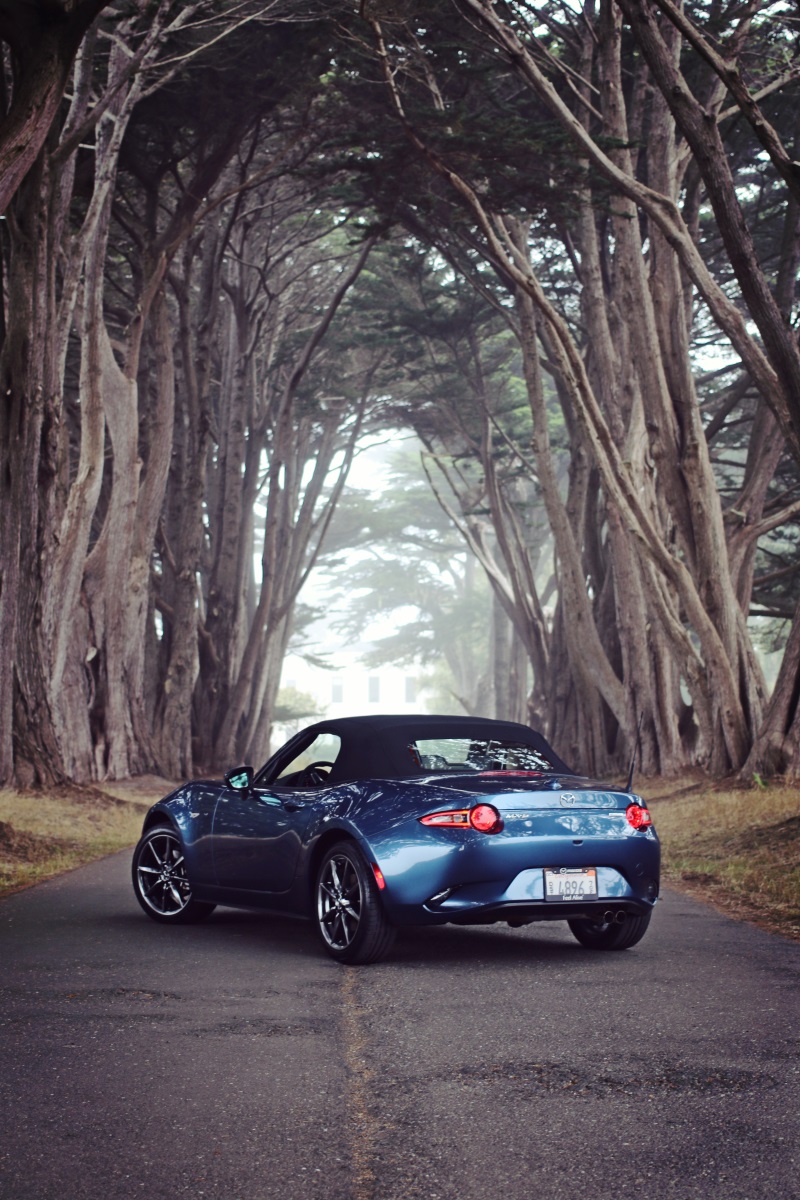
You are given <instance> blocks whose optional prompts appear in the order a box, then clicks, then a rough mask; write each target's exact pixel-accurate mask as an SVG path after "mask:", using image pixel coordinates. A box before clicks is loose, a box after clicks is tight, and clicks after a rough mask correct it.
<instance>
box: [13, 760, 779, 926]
mask: <svg viewBox="0 0 800 1200" xmlns="http://www.w3.org/2000/svg"><path fill="white" fill-rule="evenodd" d="M172 786H173V785H172V784H170V783H169V782H168V781H167V780H164V779H159V778H157V777H155V776H152V775H150V776H143V777H142V778H140V779H132V780H124V781H120V782H117V783H110V784H103V785H99V786H96V787H65V788H59V789H55V790H53V791H50V792H48V793H42V792H14V791H2V790H0V895H3V894H8V893H9V892H13V891H18V890H19V889H20V888H23V887H28V886H30V885H31V884H33V883H40V882H41V881H42V880H44V879H49V878H50V877H51V876H53V875H58V874H60V873H61V872H62V871H68V870H71V869H72V868H74V867H79V866H82V865H83V864H84V863H87V862H91V861H93V860H94V859H97V858H102V857H103V855H105V854H113V853H114V852H115V851H117V850H123V849H125V848H126V847H129V846H133V844H134V843H135V842H136V841H137V840H138V837H139V833H140V832H141V827H142V818H143V816H144V814H145V812H146V811H147V809H148V808H149V806H150V805H151V804H152V803H153V802H154V801H155V800H157V799H159V797H160V796H163V795H165V794H166V793H167V792H168V791H169V790H170V788H171V787H172ZM641 792H642V794H643V795H644V796H646V797H647V800H648V803H649V805H650V809H651V812H652V814H653V819H654V821H655V824H656V828H657V830H658V833H659V837H660V838H661V842H662V847H663V879H664V882H665V883H667V884H671V885H672V886H673V887H677V888H679V889H681V890H682V891H686V892H689V893H691V894H692V895H694V896H696V897H697V898H698V899H701V900H705V901H707V902H708V903H710V904H712V905H714V906H715V907H716V908H718V909H720V910H721V911H723V912H725V913H727V914H728V915H730V916H733V917H738V918H739V919H742V920H747V921H752V922H753V923H754V924H756V925H760V926H761V927H762V928H765V929H769V930H771V931H773V932H775V933H780V934H783V935H784V937H789V938H793V939H794V940H796V941H800V789H798V788H796V787H789V786H788V785H783V784H771V785H770V786H768V787H756V786H755V785H754V786H752V787H749V788H734V787H731V786H730V784H714V783H710V782H709V781H708V780H707V779H700V778H698V779H696V780H694V781H688V782H687V780H686V779H685V778H684V779H682V780H680V781H675V780H673V781H670V780H665V779H657V780H642V781H641Z"/></svg>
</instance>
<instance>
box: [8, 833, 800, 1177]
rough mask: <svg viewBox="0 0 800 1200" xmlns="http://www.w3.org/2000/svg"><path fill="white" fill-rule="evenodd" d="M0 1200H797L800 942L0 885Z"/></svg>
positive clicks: (108, 866) (680, 905)
mask: <svg viewBox="0 0 800 1200" xmlns="http://www.w3.org/2000/svg"><path fill="white" fill-rule="evenodd" d="M0 996H1V997H2V1001H1V1006H0V1197H2V1198H3V1200H130V1198H131V1197H139V1196H141V1197H146V1198H147V1200H159V1198H161V1197H164V1198H165V1200H166V1198H167V1197H169V1198H170V1200H172V1198H174V1197H180V1196H183V1195H192V1196H193V1197H197V1198H201V1197H205V1198H213V1200H267V1198H268V1200H273V1198H278V1197H281V1200H305V1198H306V1197H309V1198H311V1197H325V1198H326V1200H473V1198H474V1200H501V1198H502V1200H533V1198H534V1197H536V1198H538V1197H543V1198H546V1200H572V1198H577V1197H580V1198H581V1200H612V1198H613V1200H633V1198H634V1197H640V1196H641V1197H645V1196H647V1197H653V1196H658V1197H667V1198H668V1200H688V1198H690V1197H703V1198H704V1200H723V1198H724V1200H798V1198H800V945H798V944H795V943H790V942H786V941H784V940H782V939H781V938H778V937H772V936H770V935H768V934H765V933H762V932H760V931H759V930H757V929H753V928H750V927H748V926H745V925H738V924H736V923H734V922H733V921H730V920H728V919H726V918H724V917H721V916H718V915H717V914H715V913H714V912H712V911H711V910H710V909H707V908H705V907H703V906H701V905H700V904H697V903H694V902H692V901H690V900H688V899H685V898H683V897H680V896H676V895H674V894H668V895H667V896H666V898H665V899H664V900H663V901H662V903H661V904H660V905H659V908H658V910H657V912H656V915H655V917H654V919H653V923H652V925H651V927H650V931H649V933H648V935H647V937H646V938H645V939H644V941H643V942H641V943H640V945H639V946H637V947H635V948H634V949H633V950H630V951H627V952H625V953H621V954H607V953H606V954H603V953H600V954H598V953H592V952H590V951H587V950H583V949H581V948H580V947H579V946H578V944H577V942H575V941H574V940H573V939H572V938H571V936H570V935H569V933H568V932H567V930H566V927H565V926H563V927H562V926H560V925H553V926H550V927H546V926H543V925H539V926H531V927H529V928H527V929H523V930H513V931H512V930H508V929H506V928H504V927H502V926H496V927H495V928H493V929H464V930H458V929H450V928H443V929H435V930H432V931H427V932H424V933H419V934H416V935H413V936H412V935H403V936H402V937H401V938H400V939H399V941H398V944H397V946H396V948H395V951H394V954H393V956H392V958H391V960H390V961H389V962H387V963H384V964H381V965H379V966H372V967H365V968H364V967H362V968H342V967H339V966H337V965H336V964H335V963H333V962H331V961H330V960H328V959H327V958H326V957H325V955H324V954H323V952H322V951H321V950H320V948H319V947H318V945H317V942H316V938H315V936H314V933H313V931H312V929H311V927H310V926H307V925H304V924H302V923H297V922H290V921H288V920H283V919H278V918H273V917H268V916H263V915H254V914H251V913H237V912H233V911H231V910H218V911H217V913H215V914H214V916H213V917H212V918H211V920H210V921H209V922H208V923H207V924H206V925H201V926H195V927H189V928H186V929H165V928H163V927H160V926H157V925H155V924H154V923H152V922H150V921H148V920H147V918H146V917H145V916H144V915H143V914H142V913H141V911H140V909H139V908H138V906H137V905H136V903H135V901H134V899H133V895H132V892H131V890H130V884H129V875H128V856H127V855H121V856H116V857H114V858H111V859H107V860H105V861H104V862H101V863H97V864H95V865H93V866H91V867H87V868H85V869H83V870H80V871H75V872H73V873H72V874H69V875H66V876H63V877H61V878H60V879H57V880H53V881H52V882H50V883H47V884H44V885H42V886H40V887H37V888H33V889H31V890H29V891H26V892H22V893H19V894H18V895H16V896H12V897H9V898H8V899H6V900H4V901H2V902H0Z"/></svg>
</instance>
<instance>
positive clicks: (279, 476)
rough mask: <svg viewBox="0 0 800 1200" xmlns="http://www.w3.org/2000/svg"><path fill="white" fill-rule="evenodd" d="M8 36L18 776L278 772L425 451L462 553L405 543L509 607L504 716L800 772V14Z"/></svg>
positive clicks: (541, 15)
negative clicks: (362, 454) (306, 590)
mask: <svg viewBox="0 0 800 1200" xmlns="http://www.w3.org/2000/svg"><path fill="white" fill-rule="evenodd" d="M0 38H1V39H2V44H3V53H4V59H3V66H4V91H3V95H2V103H3V105H4V109H5V120H4V122H3V125H2V128H0V164H3V178H2V187H3V188H4V189H5V190H4V191H2V192H0V196H1V197H2V199H3V202H4V204H5V215H4V219H3V220H2V222H0V251H1V253H2V289H3V305H2V327H0V338H2V349H0V376H1V380H0V382H1V383H2V390H1V391H0V455H2V461H1V462H0V506H1V511H2V521H1V522H0V645H2V648H3V653H2V655H0V781H9V780H14V779H16V780H17V781H20V782H24V783H30V782H37V781H38V782H48V781H51V780H53V779H59V778H65V777H66V778H73V779H77V780H91V779H95V778H101V777H105V776H109V777H124V776H126V775H128V774H131V773H136V772H141V771H146V770H155V771H158V772H160V773H162V774H164V775H167V776H172V777H178V776H181V775H185V774H189V773H191V772H192V771H195V770H197V769H198V768H201V767H202V768H206V769H213V770H218V769H221V768H224V767H225V766H229V765H231V763H233V762H234V761H240V760H251V761H257V760H258V759H259V758H261V757H262V756H263V755H264V753H265V752H266V747H267V745H268V739H269V729H270V725H271V720H272V713H273V711H274V705H275V698H276V691H277V684H278V679H279V675H280V665H281V661H282V659H283V656H284V653H285V651H286V647H287V644H288V640H289V637H290V636H291V633H292V628H293V621H294V615H295V612H296V601H297V598H298V595H299V594H300V592H301V589H302V586H303V583H304V581H305V580H306V578H307V576H308V573H309V571H310V570H311V568H312V567H313V565H314V563H315V561H317V560H318V557H319V555H320V554H325V553H331V552H332V551H333V550H335V549H337V548H341V547H342V546H345V545H348V544H350V545H361V546H363V545H364V544H367V543H369V542H370V540H373V541H377V540H379V539H380V538H381V537H382V536H384V534H383V533H382V532H381V530H380V529H379V528H377V527H376V523H375V518H374V514H370V513H365V512H364V511H363V506H362V508H361V509H360V510H359V506H358V505H356V506H352V505H351V507H350V509H349V510H345V509H340V513H339V516H338V517H337V515H336V508H337V504H338V503H339V502H340V500H341V497H342V492H343V488H344V487H345V483H346V477H347V471H348V467H349V464H350V461H351V458H352V455H353V452H354V449H355V447H356V445H357V443H358V441H359V438H360V437H361V436H362V435H363V434H364V433H366V432H373V433H374V432H376V431H381V430H384V431H386V430H401V429H411V430H414V431H415V432H416V434H417V436H418V437H419V438H420V439H421V441H422V443H423V445H424V448H425V454H424V461H425V469H426V472H427V479H428V483H427V487H428V489H429V491H428V492H427V493H426V495H427V496H428V497H429V500H430V502H433V501H434V500H435V501H436V502H437V503H438V508H437V510H436V511H437V512H439V513H440V514H441V518H437V520H440V521H441V524H439V525H438V526H436V529H438V532H434V533H433V534H432V528H431V523H430V522H423V521H422V519H421V514H422V513H423V512H424V507H425V506H424V505H423V504H421V505H420V508H419V511H418V512H416V513H414V514H409V515H408V518H407V519H406V520H405V524H402V525H401V528H400V531H399V535H398V536H399V540H400V542H401V543H402V544H404V545H406V546H407V548H408V549H407V552H408V554H409V556H411V555H413V553H414V551H413V547H414V545H415V544H416V545H417V546H418V547H419V543H420V539H422V540H423V541H424V540H425V539H426V538H430V537H431V536H433V541H434V542H436V543H437V544H439V545H441V544H442V543H443V544H444V545H457V546H458V547H459V556H460V555H462V554H463V549H464V548H468V549H469V551H470V552H471V556H472V558H471V560H470V561H472V562H473V563H474V562H475V561H477V563H478V564H479V565H480V569H481V570H482V571H483V572H484V573H485V577H486V579H487V580H488V583H489V585H490V587H491V589H492V593H493V596H494V605H493V612H494V616H493V618H492V633H491V636H490V637H487V638H486V650H485V656H486V657H485V661H484V662H483V663H482V664H481V672H480V673H482V674H483V675H486V676H487V677H488V674H491V675H492V677H493V686H492V687H491V688H490V689H489V690H488V691H484V692H483V693H481V692H480V689H477V690H475V689H473V690H472V692H471V693H470V694H469V695H467V692H468V691H469V689H463V690H464V697H463V698H464V703H465V704H466V705H467V706H471V707H478V708H480V709H482V711H485V710H486V707H487V705H488V706H491V707H494V708H495V713H494V714H490V715H498V716H512V717H515V718H517V719H529V720H531V721H532V722H534V723H535V724H536V725H537V726H539V727H540V728H541V729H542V730H543V732H545V733H546V734H547V735H548V736H549V737H550V738H551V739H552V740H553V741H554V743H555V745H556V746H557V748H558V750H559V752H560V753H561V754H562V755H563V756H564V757H565V758H566V759H567V760H568V761H572V762H574V763H575V764H576V765H578V766H580V767H581V768H582V769H584V770H587V771H598V772H600V771H609V770H614V769H618V768H620V767H621V765H622V764H623V763H624V762H626V760H627V759H628V758H629V756H630V753H631V749H632V746H633V742H634V739H635V730H636V723H637V720H638V718H639V716H640V715H641V716H642V729H641V750H642V762H643V767H644V769H645V770H646V771H649V772H656V771H662V772H672V771H677V770H680V769H681V768H684V767H686V766H690V765H698V766H701V767H704V768H706V769H708V770H709V771H711V772H713V773H723V772H726V771H730V770H735V771H742V772H744V773H745V774H746V775H749V774H752V773H753V772H760V773H770V772H776V771H777V772H789V773H796V770H797V763H798V730H799V729H800V726H799V725H798V714H797V701H798V683H799V682H800V677H799V675H798V672H799V671H800V628H799V627H798V622H797V621H795V620H794V617H795V611H796V605H797V602H798V598H800V596H799V594H798V587H797V568H798V559H797V536H798V527H797V517H798V514H799V513H800V490H798V478H797V468H798V458H800V350H799V349H798V336H797V330H798V324H797V317H798V295H797V276H798V261H799V254H800V169H799V168H798V166H797V159H798V156H799V154H800V118H798V113H800V104H798V90H800V89H799V85H798V79H797V75H798V63H797V52H798V41H797V39H798V23H797V19H796V12H795V10H793V9H792V8H791V7H790V6H789V5H788V4H784V3H744V4H742V3H731V4H719V3H717V2H716V0H713V2H712V3H698V4H694V5H689V6H687V7H685V8H684V9H679V8H677V7H675V6H674V5H673V4H672V2H671V0H615V2H611V0H598V2H597V3H593V2H591V0H590V2H588V3H587V4H586V5H585V6H584V7H583V8H582V9H580V10H579V9H578V8H577V7H576V6H574V5H571V4H560V3H536V4H534V3H524V2H522V3H513V2H510V3H505V4H504V3H496V4H490V3H488V2H486V0H455V2H453V0H442V2H441V3H439V2H438V0H437V2H433V3H431V2H425V3H422V2H419V3H413V2H411V0H408V2H404V0H397V2H390V0H385V2H383V0H364V2H363V3H361V4H358V3H343V2H340V0H321V2H319V3H313V2H312V0H308V2H307V3H298V2H296V0H275V2H274V3H258V2H256V0H242V2H237V3H233V2H231V3H222V4H220V3H217V2H213V3H212V0H195V2H192V3H184V2H181V3H177V2H175V0H112V2H110V3H106V4H102V3H101V2H100V0H96V2H94V3H88V2H87V0H78V2H76V3H73V4H67V3H63V4H59V3H55V4H53V3H45V2H44V0H34V2H32V3H30V4H28V5H24V6H19V5H16V4H12V3H3V2H0ZM346 511H349V513H350V517H349V520H347V521H345V520H344V519H343V515H344V514H345V512H346ZM332 521H333V522H334V524H331V522H332ZM384 532H385V531H384ZM326 535H328V540H327V542H326ZM453 539H456V540H455V542H454V541H453ZM254 552H255V553H258V554H259V555H260V557H261V562H262V569H261V571H258V572H256V571H254V569H253V556H254ZM452 561H453V572H452V582H453V593H452V595H451V598H450V599H448V600H446V601H445V608H444V609H443V610H442V612H443V613H444V617H445V620H446V619H447V615H448V610H447V607H446V606H447V605H448V604H449V605H451V609H452V611H451V614H450V615H451V620H450V628H451V630H452V628H453V626H454V625H455V626H456V627H457V622H458V621H459V620H464V622H465V624H466V625H468V619H467V617H466V615H462V616H461V617H459V616H458V613H457V611H456V607H455V601H454V600H453V596H455V597H456V598H457V597H458V594H459V592H463V591H464V589H465V588H467V584H468V581H467V580H466V578H465V576H464V574H463V571H464V570H466V569H467V568H466V567H462V566H459V565H458V564H459V563H461V564H463V563H465V562H466V561H467V560H466V559H464V558H463V557H458V559H457V560H456V555H455V551H454V552H453V559H452ZM474 569H477V568H475V567H469V570H474ZM467 590H468V588H467ZM421 595H422V593H420V596H421ZM439 600H441V597H439V598H438V599H437V603H438V602H439ZM420 603H421V602H420ZM440 608H441V605H440ZM420 612H423V609H422V607H420ZM441 615H442V613H440V616H441ZM755 617H757V618H758V620H757V621H754V618H755ZM431 628H433V627H431ZM756 636H758V637H760V638H762V639H771V643H770V644H773V645H783V644H784V643H785V652H784V656H783V663H782V667H781V671H780V674H779V677H778V680H777V683H776V685H775V687H774V689H773V691H772V693H771V694H770V693H769V691H768V689H767V687H766V684H765V680H764V677H763V673H762V668H761V665H760V660H759V656H758V654H757V652H756V646H755V645H754V637H756ZM431 639H432V640H434V641H435V639H434V637H433V634H431ZM441 648H442V650H443V652H444V646H442V647H441ZM448 653H450V654H453V655H455V654H456V652H455V651H454V650H453V648H452V646H451V645H450V646H449V647H448ZM456 658H457V656H455V657H454V658H453V662H452V663H451V666H452V667H453V670H454V671H457V670H458V669H461V668H460V667H459V666H458V663H457V661H456ZM461 667H463V663H462V664H461ZM470 670H472V671H473V672H474V668H470Z"/></svg>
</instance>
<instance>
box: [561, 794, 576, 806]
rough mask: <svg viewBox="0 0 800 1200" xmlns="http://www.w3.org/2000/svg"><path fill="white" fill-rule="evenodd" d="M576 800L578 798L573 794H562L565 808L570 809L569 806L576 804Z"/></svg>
mask: <svg viewBox="0 0 800 1200" xmlns="http://www.w3.org/2000/svg"><path fill="white" fill-rule="evenodd" d="M576 800H577V796H575V795H574V794H573V793H572V792H562V793H561V803H562V804H563V805H564V808H569V806H570V805H571V804H574V803H575V801H576Z"/></svg>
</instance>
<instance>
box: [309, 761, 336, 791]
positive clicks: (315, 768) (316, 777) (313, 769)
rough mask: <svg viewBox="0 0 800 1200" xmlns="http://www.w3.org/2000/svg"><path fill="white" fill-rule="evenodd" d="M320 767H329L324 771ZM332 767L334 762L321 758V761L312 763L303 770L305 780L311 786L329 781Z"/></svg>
mask: <svg viewBox="0 0 800 1200" xmlns="http://www.w3.org/2000/svg"><path fill="white" fill-rule="evenodd" d="M320 767H326V768H327V769H326V770H325V771H324V772H323V771H320V769H319V768H320ZM332 767H333V763H332V762H326V761H325V760H324V759H320V760H319V762H315V763H311V764H310V765H309V766H307V767H306V769H305V770H304V771H303V780H304V782H305V783H307V784H309V786H311V787H318V786H319V785H320V784H323V783H327V782H328V775H329V774H330V771H331V768H332Z"/></svg>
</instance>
